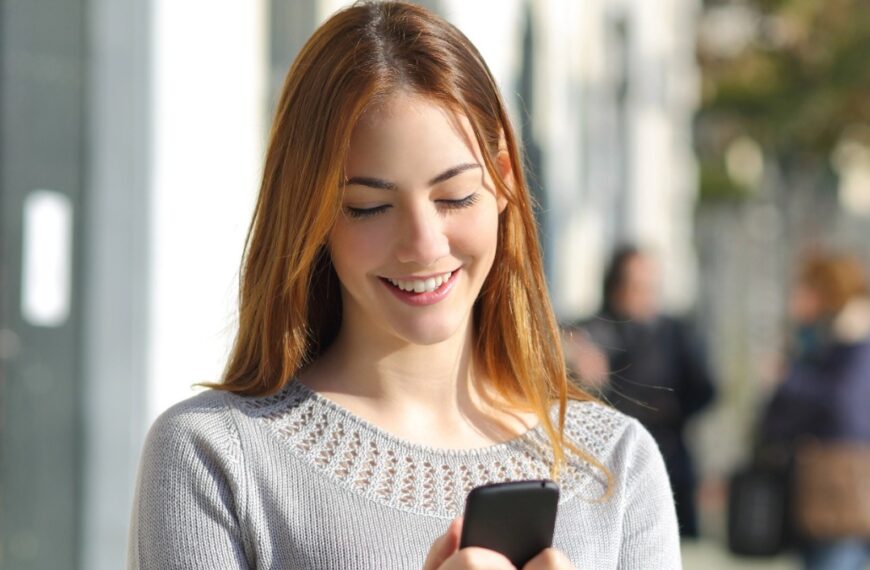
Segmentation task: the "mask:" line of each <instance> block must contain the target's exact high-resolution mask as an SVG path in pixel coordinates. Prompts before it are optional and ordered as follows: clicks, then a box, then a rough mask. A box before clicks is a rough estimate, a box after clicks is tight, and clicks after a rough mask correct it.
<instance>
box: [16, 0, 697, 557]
mask: <svg viewBox="0 0 870 570" xmlns="http://www.w3.org/2000/svg"><path fill="white" fill-rule="evenodd" d="M420 3H421V4H425V5H427V6H428V7H430V8H432V9H434V10H436V11H438V12H439V13H441V14H443V15H445V16H446V17H447V18H449V19H450V20H451V21H453V22H455V23H456V24H457V25H458V26H459V27H460V28H461V29H462V30H463V31H465V32H466V34H467V35H468V36H469V37H470V38H471V40H472V41H473V42H474V43H475V44H476V45H477V46H478V47H479V49H480V51H481V52H482V53H483V56H484V58H485V59H486V60H487V61H488V62H489V64H490V66H491V68H492V70H493V73H494V74H495V76H496V78H497V80H498V82H499V83H500V85H501V87H502V90H503V93H504V94H505V98H506V101H507V104H508V106H509V108H510V110H511V112H512V114H513V117H514V122H515V125H516V126H517V129H518V130H519V134H520V135H521V137H522V140H523V142H524V145H525V148H526V153H527V159H528V163H529V167H530V168H529V169H530V172H531V179H532V185H533V187H534V189H535V192H536V195H537V197H538V201H539V202H540V205H541V209H540V212H539V220H540V223H541V233H542V236H543V243H544V248H545V258H546V263H547V272H548V276H549V279H550V286H551V290H552V294H553V298H554V301H555V303H556V308H557V312H558V314H559V316H560V317H562V318H573V317H575V316H578V315H582V314H588V313H590V312H592V311H593V310H594V309H595V307H596V306H597V304H598V301H599V297H598V295H599V283H600V275H601V272H602V267H603V264H604V263H605V261H606V259H607V257H608V255H609V253H610V249H611V248H612V247H613V246H614V245H615V244H616V243H617V242H619V241H623V240H631V241H635V242H638V243H640V244H642V245H644V246H647V247H651V248H653V249H654V251H655V252H656V253H657V254H658V256H659V257H660V258H661V260H662V263H663V267H664V274H665V283H664V290H665V291H666V301H667V303H668V305H669V306H670V307H671V308H684V307H685V306H687V305H688V304H689V303H691V301H692V298H693V294H694V293H693V292H694V289H695V285H694V283H695V277H694V276H695V263H694V261H693V260H694V256H693V253H692V250H691V247H692V245H691V244H692V243H693V240H692V235H691V233H692V227H693V226H692V215H693V209H694V203H695V188H696V184H695V168H694V164H693V159H692V155H691V142H690V136H691V132H690V131H691V117H692V113H693V110H694V108H695V93H696V91H697V86H696V82H697V71H696V69H695V66H694V57H693V53H694V51H693V49H694V48H693V42H694V19H695V16H696V13H697V10H698V6H697V0H661V1H659V2H655V3H650V2H643V1H642V0H577V1H575V0H477V1H475V2H463V1H461V0H428V1H426V2H420ZM344 4H345V2H340V1H339V2H336V1H334V0H333V1H329V0H300V1H290V0H257V1H251V2H232V3H214V2H205V1H202V0H195V1H190V2H172V1H171V0H151V1H150V2H140V1H133V0H120V1H119V0H91V1H88V2H86V1H84V0H63V1H60V0H26V1H25V0H17V1H16V0H11V1H8V2H5V3H3V4H2V5H0V26H2V33H0V58H2V62H3V66H2V74H3V75H2V81H0V105H2V116H0V135H2V137H3V141H2V146H0V152H2V154H0V205H2V218H0V232H2V233H0V235H2V241H0V246H2V249H0V270H2V271H0V363H2V367H0V437H2V448H0V525H2V526H0V534H2V537H3V538H2V543H0V567H3V568H7V567H8V568H16V569H22V570H26V569H31V568H34V569H35V568H48V567H51V568H88V569H89V570H90V569H94V570H102V569H109V568H118V567H120V566H121V565H123V559H124V551H125V548H126V530H127V522H128V515H129V508H130V504H131V501H132V496H131V493H132V488H133V481H134V478H135V473H136V467H137V462H138V456H139V450H140V446H141V443H142V440H143V438H144V435H145V433H146V430H147V428H148V426H149V425H150V423H151V421H153V419H154V418H155V417H156V416H157V415H158V414H159V413H160V412H161V411H163V410H164V409H166V408H167V407H168V406H170V405H171V404H172V403H174V402H176V401H178V400H180V399H183V398H185V397H188V396H190V395H192V394H193V393H194V388H192V386H191V385H192V384H193V383H195V382H201V381H213V380H216V379H218V378H219V377H220V374H221V369H222V366H223V359H224V358H225V356H226V353H227V350H228V347H229V343H230V341H231V339H232V335H233V331H234V323H233V319H234V316H233V314H234V303H235V298H236V297H235V296H236V284H237V276H238V267H239V261H240V257H241V253H242V246H243V243H244V237H245V232H246V230H247V224H248V222H249V215H250V212H251V209H252V207H253V201H254V199H255V196H256V191H257V188H258V183H259V172H260V168H261V161H262V158H263V153H264V146H265V138H266V134H267V130H268V124H269V119H270V112H271V109H272V107H273V105H274V100H275V97H276V96H277V93H278V92H279V90H280V86H281V84H282V82H283V79H284V75H285V74H286V71H287V69H288V67H289V64H290V62H291V61H292V59H293V57H294V56H295V53H296V52H297V51H298V49H299V48H300V47H301V45H302V44H303V43H304V41H305V40H306V39H307V37H308V36H309V34H310V33H311V31H312V30H313V29H314V28H315V27H316V25H317V24H318V23H319V22H320V21H322V20H323V19H324V18H325V17H327V16H328V15H329V14H331V13H332V12H333V11H334V10H335V9H337V8H339V7H340V6H342V5H344ZM34 291H35V292H37V293H38V294H37V293H33V292H34Z"/></svg>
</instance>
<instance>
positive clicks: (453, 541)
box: [423, 518, 516, 570]
mask: <svg viewBox="0 0 870 570" xmlns="http://www.w3.org/2000/svg"><path fill="white" fill-rule="evenodd" d="M461 534H462V519H461V518H458V519H455V520H454V521H453V522H452V523H450V526H449V527H448V528H447V532H445V533H444V534H443V535H441V536H440V537H438V538H437V539H436V540H435V542H433V543H432V548H430V549H429V555H428V556H427V557H426V563H425V564H424V565H423V570H516V569H515V568H514V565H513V564H511V561H510V560H508V559H507V558H505V557H504V556H502V555H501V554H499V553H498V552H495V551H494V550H487V549H486V548H474V547H469V548H463V549H462V550H459V537H460V536H461Z"/></svg>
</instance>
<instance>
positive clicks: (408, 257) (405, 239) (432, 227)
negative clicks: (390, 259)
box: [396, 207, 450, 267]
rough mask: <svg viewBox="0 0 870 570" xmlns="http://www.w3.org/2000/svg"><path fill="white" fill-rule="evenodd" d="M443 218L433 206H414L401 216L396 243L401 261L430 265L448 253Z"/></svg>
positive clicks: (397, 253) (422, 265) (423, 265)
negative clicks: (413, 208)
mask: <svg viewBox="0 0 870 570" xmlns="http://www.w3.org/2000/svg"><path fill="white" fill-rule="evenodd" d="M444 222H445V220H444V218H443V217H442V216H441V215H440V214H439V213H438V211H437V210H436V209H435V208H434V207H425V208H416V209H415V210H414V211H408V212H407V213H406V215H405V216H404V217H403V220H402V224H401V229H400V235H399V236H398V242H397V245H396V257H397V258H398V261H400V262H401V263H410V264H415V265H420V266H421V267H430V266H432V265H434V264H435V262H437V261H438V260H439V259H441V258H442V257H446V256H447V255H449V253H450V244H449V240H448V239H447V235H446V234H445V231H444V229H445V228H444Z"/></svg>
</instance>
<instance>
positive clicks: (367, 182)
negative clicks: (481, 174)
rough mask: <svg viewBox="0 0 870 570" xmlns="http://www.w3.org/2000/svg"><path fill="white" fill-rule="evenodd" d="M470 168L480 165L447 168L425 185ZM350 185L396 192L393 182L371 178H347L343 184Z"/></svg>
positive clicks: (434, 183) (441, 180) (437, 182)
mask: <svg viewBox="0 0 870 570" xmlns="http://www.w3.org/2000/svg"><path fill="white" fill-rule="evenodd" d="M472 168H480V165H479V164H477V163H474V162H468V163H465V164H460V165H457V166H454V167H452V168H448V169H447V170H445V171H444V172H442V173H441V174H439V175H438V176H436V177H435V178H433V179H432V180H430V181H429V182H428V183H427V185H428V186H435V185H436V184H439V183H441V182H444V181H445V180H450V179H451V178H453V177H454V176H457V175H459V174H461V173H463V172H465V171H466V170H471V169H472ZM351 184H358V185H360V186H368V187H369V188H375V189H377V190H396V188H397V186H396V183H395V182H390V181H388V180H384V179H382V178H373V177H371V176H354V177H352V178H348V179H347V180H345V182H344V185H345V186H349V185H351Z"/></svg>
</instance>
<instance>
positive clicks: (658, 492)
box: [129, 2, 680, 570]
mask: <svg viewBox="0 0 870 570" xmlns="http://www.w3.org/2000/svg"><path fill="white" fill-rule="evenodd" d="M212 388H213V389H212V390H209V391H207V392H204V393H202V394H200V395H198V396H196V397H194V398H192V399H190V400H187V401H185V402H182V403H180V404H178V405H177V406H175V407H173V408H172V409H170V410H168V411H167V412H165V413H164V414H163V415H162V416H161V417H160V418H159V419H158V420H157V422H155V425H154V426H153V427H152V429H151V431H150V433H149V436H148V439H147V442H146V446H145V449H144V452H143V458H142V466H141V472H140V477H139V481H138V488H137V495H136V503H135V506H134V513H133V524H132V528H131V543H130V556H129V560H130V567H132V568H139V567H141V568H181V567H183V568H217V567H219V568H294V569H321V570H322V569H327V568H336V569H338V568H342V569H347V568H365V569H370V568H415V569H419V568H425V569H426V570H436V569H440V570H448V569H459V568H494V569H499V568H503V569H509V568H513V566H511V564H510V562H509V561H508V560H507V559H506V558H505V557H503V556H502V555H500V554H498V553H496V552H493V551H490V550H486V549H482V548H465V549H461V550H460V549H458V537H459V532H460V529H461V524H462V522H461V520H460V519H457V516H458V515H459V514H461V510H462V507H463V503H464V500H465V495H466V494H467V492H468V490H470V489H471V488H472V487H474V486H476V485H480V484H483V483H488V482H495V481H503V480H516V479H533V478H542V477H553V478H556V479H558V480H559V482H560V485H561V488H562V498H561V504H560V507H559V518H558V520H557V526H556V534H555V537H554V546H553V548H550V549H548V550H545V551H543V552H542V553H541V554H540V555H539V556H538V557H537V558H535V559H533V560H532V561H531V562H529V564H528V565H527V566H526V567H527V568H530V569H567V568H596V569H599V568H645V569H650V568H653V569H654V568H663V569H664V568H667V569H672V568H676V567H679V565H680V558H679V548H678V539H677V527H676V519H675V515H674V506H673V502H672V499H671V493H670V488H669V485H668V481H667V476H666V474H665V471H664V467H663V464H662V460H661V456H660V454H659V452H658V449H657V448H656V446H655V443H654V442H653V440H652V439H651V437H650V436H649V434H648V433H647V432H646V431H645V430H644V429H643V428H642V427H641V426H640V425H639V424H638V423H637V422H635V421H634V420H631V419H628V418H627V417H625V416H623V415H621V414H619V413H618V412H616V411H614V410H612V409H609V408H607V407H605V406H603V405H601V404H599V403H597V402H594V401H592V399H591V398H590V397H589V396H587V395H586V394H585V393H583V392H582V391H580V390H579V389H578V388H576V387H574V386H572V385H570V384H569V383H568V381H567V379H566V372H565V367H564V362H563V357H562V354H561V350H560V341H559V333H558V329H557V327H556V322H555V319H554V316H553V312H552V309H551V306H550V302H549V298H548V296H547V290H546V285H545V282H544V276H543V271H542V263H541V257H540V252H539V246H538V239H537V235H536V227H535V222H534V217H533V213H532V207H531V204H530V197H529V192H528V189H527V187H526V184H525V181H524V178H523V173H522V168H521V162H520V153H519V148H518V144H517V142H516V139H515V137H514V133H513V130H512V128H511V125H510V122H509V120H508V118H507V114H506V112H505V107H504V105H503V103H502V101H501V98H500V95H499V93H498V90H497V88H496V86H495V83H494V81H493V79H492V76H491V74H490V73H489V70H488V69H487V67H486V64H485V63H484V62H483V60H482V59H481V57H480V55H479V54H478V53H477V51H476V50H475V48H474V47H473V46H472V45H471V43H470V42H469V41H468V40H467V38H465V36H463V35H462V34H461V33H460V32H459V31H458V30H457V29H456V28H455V27H453V26H452V25H450V24H449V23H447V22H445V21H444V20H442V19H440V18H439V17H437V16H435V15H433V14H431V13H430V12H428V11H426V10H424V9H423V8H420V7H418V6H414V5H411V4H405V3H394V2H384V3H365V4H356V5H354V6H352V7H350V8H347V9H345V10H343V11H341V12H339V13H337V14H336V15H334V16H333V17H332V18H331V19H330V20H328V21H327V22H326V23H324V24H323V25H322V26H321V27H320V28H319V29H318V30H317V31H316V32H315V33H314V35H313V36H312V38H311V39H310V40H309V41H308V43H307V44H306V46H305V47H304V48H303V50H302V52H301V53H300V55H299V56H298V58H297V60H296V61H295V63H294V64H293V66H292V68H291V69H290V72H289V74H288V76H287V81H286V83H285V85H284V89H283V92H282V97H281V100H280V102H279V105H278V109H277V113H276V116H275V121H274V124H273V129H272V133H271V137H270V142H269V148H268V153H267V157H266V165H265V170H264V177H263V183H262V186H261V189H260V196H259V200H258V203H257V206H256V209H255V212H254V218H253V222H252V225H251V229H250V234H249V238H248V243H247V248H246V255H245V260H244V263H243V267H242V280H241V291H240V305H239V331H238V336H237V338H236V343H235V346H234V348H233V351H232V354H231V355H230V358H229V362H228V365H227V369H226V372H225V376H224V378H223V381H222V382H221V383H220V384H216V385H213V386H212ZM451 521H452V522H451Z"/></svg>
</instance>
